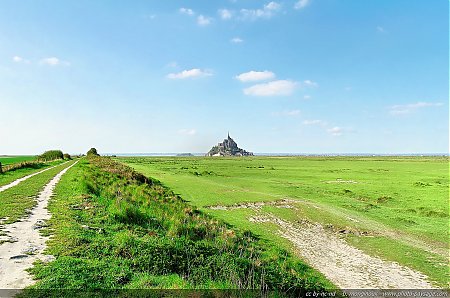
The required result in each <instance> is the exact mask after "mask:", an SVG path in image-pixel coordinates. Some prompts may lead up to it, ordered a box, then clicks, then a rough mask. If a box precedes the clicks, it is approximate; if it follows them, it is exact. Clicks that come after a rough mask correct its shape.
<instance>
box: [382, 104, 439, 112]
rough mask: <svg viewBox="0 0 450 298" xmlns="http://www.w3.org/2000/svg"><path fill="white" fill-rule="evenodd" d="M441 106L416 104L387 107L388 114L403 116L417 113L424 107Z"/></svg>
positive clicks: (436, 105) (437, 105)
mask: <svg viewBox="0 0 450 298" xmlns="http://www.w3.org/2000/svg"><path fill="white" fill-rule="evenodd" d="M442 105H443V104H442V103H441V102H416V103H411V104H406V105H394V106H391V107H389V113H390V114H391V115H405V114H410V113H412V112H415V111H417V110H418V109H421V108H426V107H440V106H442Z"/></svg>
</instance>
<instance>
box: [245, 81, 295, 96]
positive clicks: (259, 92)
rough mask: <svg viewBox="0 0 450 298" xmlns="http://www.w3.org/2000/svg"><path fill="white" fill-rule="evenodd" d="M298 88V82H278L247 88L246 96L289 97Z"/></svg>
mask: <svg viewBox="0 0 450 298" xmlns="http://www.w3.org/2000/svg"><path fill="white" fill-rule="evenodd" d="M296 86H297V83H296V82H293V81H289V80H278V81H272V82H269V83H264V84H257V85H253V86H251V87H249V88H245V89H244V94H245V95H251V96H288V95H291V94H292V93H293V92H294V90H295V87H296Z"/></svg>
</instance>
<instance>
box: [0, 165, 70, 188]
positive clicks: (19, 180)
mask: <svg viewBox="0 0 450 298" xmlns="http://www.w3.org/2000/svg"><path fill="white" fill-rule="evenodd" d="M67 162H68V161H66V162H65V163H67ZM65 163H62V164H65ZM60 165H61V164H59V165H56V166H53V167H50V168H46V169H44V170H42V171H39V172H36V173H33V174H30V175H27V176H25V177H22V178H19V179H17V180H14V181H13V182H11V183H9V184H6V185H3V186H0V192H2V191H5V190H7V189H8V188H11V187H13V186H16V185H17V184H19V183H20V182H23V181H25V180H27V179H29V178H31V177H33V176H36V175H39V174H40V173H43V172H45V171H48V170H50V169H53V168H56V167H57V166H60Z"/></svg>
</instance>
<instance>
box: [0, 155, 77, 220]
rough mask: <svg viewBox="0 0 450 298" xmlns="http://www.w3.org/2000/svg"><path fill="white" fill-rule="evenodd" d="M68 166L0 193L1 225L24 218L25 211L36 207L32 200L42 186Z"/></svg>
mask: <svg viewBox="0 0 450 298" xmlns="http://www.w3.org/2000/svg"><path fill="white" fill-rule="evenodd" d="M69 165H70V164H69V163H67V164H62V165H59V166H57V167H55V168H53V169H50V170H48V171H45V172H43V173H41V174H39V175H36V176H33V177H31V178H29V179H28V180H26V181H24V182H22V183H19V184H18V185H16V186H14V187H11V188H9V189H7V190H5V191H3V192H0V218H1V219H3V223H7V224H8V223H13V222H16V221H17V220H19V219H20V218H22V217H24V216H25V215H26V212H27V210H30V209H31V208H33V207H34V206H35V205H36V201H35V199H34V198H35V197H36V196H37V195H38V194H39V192H41V191H42V189H43V188H44V186H45V185H46V184H47V183H48V182H49V181H50V180H51V179H52V178H53V177H54V176H55V175H56V174H58V173H59V172H60V171H61V170H62V169H64V168H66V167H67V166H69Z"/></svg>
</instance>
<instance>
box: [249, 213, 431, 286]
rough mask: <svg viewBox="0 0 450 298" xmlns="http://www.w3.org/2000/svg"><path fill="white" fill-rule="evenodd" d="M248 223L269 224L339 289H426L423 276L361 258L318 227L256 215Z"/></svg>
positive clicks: (266, 215) (262, 214) (342, 241)
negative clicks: (277, 228)
mask: <svg viewBox="0 0 450 298" xmlns="http://www.w3.org/2000/svg"><path fill="white" fill-rule="evenodd" d="M250 220H252V221H257V222H258V221H259V222H272V223H275V224H277V225H278V226H279V227H280V231H279V232H280V234H281V236H283V237H284V238H286V239H288V240H289V241H291V242H292V243H293V244H294V245H295V247H296V248H297V251H298V253H299V254H300V255H301V256H302V257H303V258H304V259H305V260H306V261H307V262H308V263H309V264H310V265H311V266H312V267H314V268H316V269H317V270H319V271H320V272H322V273H323V274H324V275H325V276H326V277H327V278H328V279H329V280H331V281H332V282H333V283H335V284H336V285H337V286H338V287H340V288H342V289H430V288H433V286H432V285H431V284H430V283H429V282H428V281H427V279H428V278H427V276H425V275H423V274H422V273H419V272H417V271H414V270H412V269H410V268H407V267H404V266H401V265H399V264H398V263H395V262H387V261H383V260H381V259H379V258H377V257H372V256H369V255H367V254H365V253H364V252H363V251H361V250H359V249H357V248H354V247H353V246H350V245H349V244H347V243H346V242H345V241H344V240H343V239H340V238H339V237H337V236H336V235H334V234H332V233H330V232H328V231H326V230H325V229H324V228H323V227H322V226H321V225H319V224H311V223H306V222H305V223H302V224H292V223H290V222H287V221H284V220H282V219H280V218H278V217H275V216H273V215H271V214H266V213H260V215H258V216H257V217H255V218H250Z"/></svg>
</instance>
